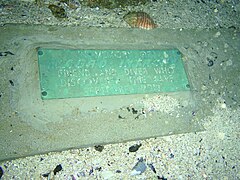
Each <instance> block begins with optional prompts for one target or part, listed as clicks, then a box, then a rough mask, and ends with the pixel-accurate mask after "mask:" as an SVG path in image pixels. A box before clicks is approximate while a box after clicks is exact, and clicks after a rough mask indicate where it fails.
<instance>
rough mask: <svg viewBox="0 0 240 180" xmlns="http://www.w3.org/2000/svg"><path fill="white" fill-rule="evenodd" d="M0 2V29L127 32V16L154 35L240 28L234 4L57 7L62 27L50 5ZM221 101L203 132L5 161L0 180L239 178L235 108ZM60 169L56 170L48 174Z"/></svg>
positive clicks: (239, 109) (204, 0)
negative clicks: (147, 23) (149, 20)
mask: <svg viewBox="0 0 240 180" xmlns="http://www.w3.org/2000/svg"><path fill="white" fill-rule="evenodd" d="M0 2H1V4H0V25H4V24H7V23H24V24H46V25H60V26H66V25H78V26H87V27H90V26H97V27H115V28H117V27H126V28H129V27H128V25H127V24H126V23H125V22H124V20H123V18H122V17H123V15H124V14H126V13H127V12H128V11H133V10H141V11H145V12H147V13H149V14H150V15H151V16H152V17H153V19H154V21H155V22H156V23H157V24H158V26H159V28H183V29H186V28H200V29H201V28H216V29H217V28H232V29H235V30H237V31H238V32H239V25H240V19H239V17H240V16H239V14H240V2H239V1H238V0H219V1H217V0H213V1H208V0H192V1H191V0H185V1H184V0H179V1H174V0H171V1H161V0H155V1H152V2H150V3H148V4H147V5H140V6H134V7H133V6H132V7H126V8H123V9H121V8H119V9H113V10H109V9H102V8H89V7H84V6H81V5H79V6H77V8H76V9H71V8H69V7H68V6H67V5H66V4H64V3H61V6H62V7H64V8H65V10H66V13H67V16H68V18H67V19H66V20H58V19H56V18H55V17H54V16H53V15H52V13H51V11H50V10H49V9H48V8H47V7H48V4H51V3H53V4H54V3H56V2H55V1H53V0H52V1H50V0H46V1H44V2H43V4H40V5H38V6H37V5H36V4H35V1H27V0H25V1H12V0H1V1H0ZM236 76H239V75H237V74H236ZM237 90H239V89H238V88H237V89H236V91H237ZM236 94H239V93H236ZM223 102H224V99H223V98H222V97H221V95H219V98H218V99H216V100H215V101H213V102H212V109H211V111H212V112H213V115H212V116H209V117H206V118H205V119H203V120H202V121H203V125H204V128H205V129H206V130H205V131H203V132H197V133H188V134H180V135H172V136H166V137H158V138H152V139H147V140H139V141H134V142H127V143H117V144H109V145H104V148H103V150H102V151H101V152H100V151H98V150H96V148H94V147H89V148H83V149H74V150H68V151H63V152H52V153H48V154H42V155H36V156H30V157H25V158H20V159H15V160H10V161H5V162H1V163H0V166H1V168H2V170H3V176H2V179H4V180H8V179H225V180H227V179H229V180H231V179H236V180H237V179H240V156H239V152H240V134H239V133H240V126H239V120H240V106H239V102H236V103H237V105H236V104H235V105H234V106H231V104H226V103H225V102H224V103H223ZM140 143H141V144H142V146H141V147H140V148H139V149H138V150H137V151H136V152H129V147H130V146H132V145H135V144H140ZM141 158H143V160H144V161H143V162H144V163H143V164H145V165H146V167H147V168H146V170H145V171H144V172H143V173H141V174H139V175H137V173H134V172H133V167H134V166H135V165H136V163H137V162H138V161H139V159H141ZM59 164H61V166H62V170H61V171H59V172H57V173H56V175H54V173H53V170H54V169H55V168H56V166H57V165H59ZM143 164H141V165H142V166H143V169H144V165H143ZM153 167H154V168H153ZM47 174H49V175H47ZM44 176H45V177H44Z"/></svg>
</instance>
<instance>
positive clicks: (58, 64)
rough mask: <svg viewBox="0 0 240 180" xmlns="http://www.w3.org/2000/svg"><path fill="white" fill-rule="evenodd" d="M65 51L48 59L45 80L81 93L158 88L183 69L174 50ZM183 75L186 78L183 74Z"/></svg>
mask: <svg viewBox="0 0 240 180" xmlns="http://www.w3.org/2000/svg"><path fill="white" fill-rule="evenodd" d="M64 53H66V54H62V56H60V55H58V58H59V60H55V59H54V58H53V59H51V60H49V64H48V66H47V67H48V70H49V71H50V72H51V73H50V75H49V76H48V79H47V80H45V82H51V83H54V87H56V88H58V89H59V91H60V90H63V89H66V88H68V90H66V91H64V93H65V92H66V93H72V92H74V93H80V94H81V95H80V96H93V95H108V94H109V95H111V94H132V93H151V92H161V91H164V90H165V89H166V87H167V86H171V87H173V86H174V85H175V84H177V83H176V82H177V80H176V78H178V74H179V71H181V72H184V71H182V70H181V68H182V67H183V66H182V64H181V62H180V61H179V60H180V55H179V54H178V53H176V51H160V50H153V51H151V50H149V51H147V50H146V51H145V50H142V51H141V50H136V51H134V50H129V51H127V50H106V51H105V50H79V51H78V50H76V51H70V50H69V52H65V51H64ZM68 53H69V54H71V53H72V55H73V56H70V55H69V54H68ZM153 54H154V55H153ZM179 65H180V66H182V67H180V68H179ZM179 69H180V70H179ZM42 76H44V74H43V75H42ZM44 77H45V76H44ZM182 77H183V78H185V79H186V82H187V78H186V76H184V75H183V76H182ZM185 79H184V80H182V81H183V82H184V81H185ZM46 89H47V88H46ZM170 89H171V88H170ZM172 89H173V88H172ZM166 90H167V89H166Z"/></svg>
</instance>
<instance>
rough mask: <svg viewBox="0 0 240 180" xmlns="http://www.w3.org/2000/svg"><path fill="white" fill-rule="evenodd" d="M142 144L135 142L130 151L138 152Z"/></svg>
mask: <svg viewBox="0 0 240 180" xmlns="http://www.w3.org/2000/svg"><path fill="white" fill-rule="evenodd" d="M141 146H142V144H134V145H132V146H131V147H129V152H136V151H137V150H138V149H139V148H140V147H141Z"/></svg>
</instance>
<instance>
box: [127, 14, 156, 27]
mask: <svg viewBox="0 0 240 180" xmlns="http://www.w3.org/2000/svg"><path fill="white" fill-rule="evenodd" d="M123 19H124V20H125V21H126V22H127V23H128V24H129V25H130V26H131V27H137V28H141V29H153V28H156V27H157V25H156V24H155V23H154V21H153V20H152V18H151V17H150V16H149V15H148V14H147V13H145V12H130V13H128V14H126V15H125V16H124V17H123Z"/></svg>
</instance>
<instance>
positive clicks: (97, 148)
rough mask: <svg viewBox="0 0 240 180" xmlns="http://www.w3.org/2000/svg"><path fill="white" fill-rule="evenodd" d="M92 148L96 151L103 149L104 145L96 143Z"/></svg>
mask: <svg viewBox="0 0 240 180" xmlns="http://www.w3.org/2000/svg"><path fill="white" fill-rule="evenodd" d="M94 149H95V150H96V151H99V152H102V150H103V149H104V146H102V145H97V146H94Z"/></svg>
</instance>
